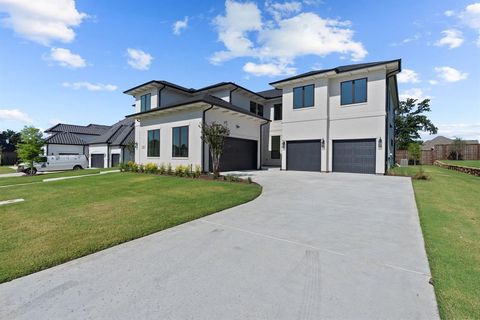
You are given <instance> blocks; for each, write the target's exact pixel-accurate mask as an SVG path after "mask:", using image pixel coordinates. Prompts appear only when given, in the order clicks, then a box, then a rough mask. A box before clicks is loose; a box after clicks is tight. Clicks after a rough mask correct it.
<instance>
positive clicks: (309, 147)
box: [287, 140, 322, 171]
mask: <svg viewBox="0 0 480 320" xmlns="http://www.w3.org/2000/svg"><path fill="white" fill-rule="evenodd" d="M321 154H322V143H321V141H320V140H301V141H287V170H298V171H320V170H321Z"/></svg>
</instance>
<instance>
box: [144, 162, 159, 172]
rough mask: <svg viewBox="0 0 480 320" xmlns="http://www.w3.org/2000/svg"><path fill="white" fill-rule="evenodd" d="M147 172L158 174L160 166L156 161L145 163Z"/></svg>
mask: <svg viewBox="0 0 480 320" xmlns="http://www.w3.org/2000/svg"><path fill="white" fill-rule="evenodd" d="M145 172H146V173H153V174H156V173H157V172H158V166H157V165H156V164H155V163H147V164H146V165H145Z"/></svg>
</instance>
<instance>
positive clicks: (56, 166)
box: [17, 154, 88, 173]
mask: <svg viewBox="0 0 480 320" xmlns="http://www.w3.org/2000/svg"><path fill="white" fill-rule="evenodd" d="M84 168H88V160H87V157H86V156H85V155H83V154H82V155H61V156H46V157H42V160H41V161H40V162H34V163H33V172H32V173H36V172H37V171H39V172H41V171H57V170H80V169H84ZM17 171H18V172H27V173H30V168H28V166H26V165H25V164H24V163H22V164H20V165H19V166H18V168H17Z"/></svg>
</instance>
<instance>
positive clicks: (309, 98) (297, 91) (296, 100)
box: [293, 84, 315, 109]
mask: <svg viewBox="0 0 480 320" xmlns="http://www.w3.org/2000/svg"><path fill="white" fill-rule="evenodd" d="M314 93H315V85H313V84H310V85H308V86H303V87H296V88H293V109H300V108H308V107H313V105H314V100H315V99H314Z"/></svg>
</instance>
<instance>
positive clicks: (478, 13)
mask: <svg viewBox="0 0 480 320" xmlns="http://www.w3.org/2000/svg"><path fill="white" fill-rule="evenodd" d="M458 17H459V18H460V20H461V21H462V22H463V23H464V24H465V25H466V26H468V27H469V28H471V29H473V30H475V31H476V32H477V33H478V38H477V41H476V44H477V46H478V47H480V2H477V3H472V4H470V5H468V6H466V7H465V10H463V11H462V12H461V13H459V14H458Z"/></svg>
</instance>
